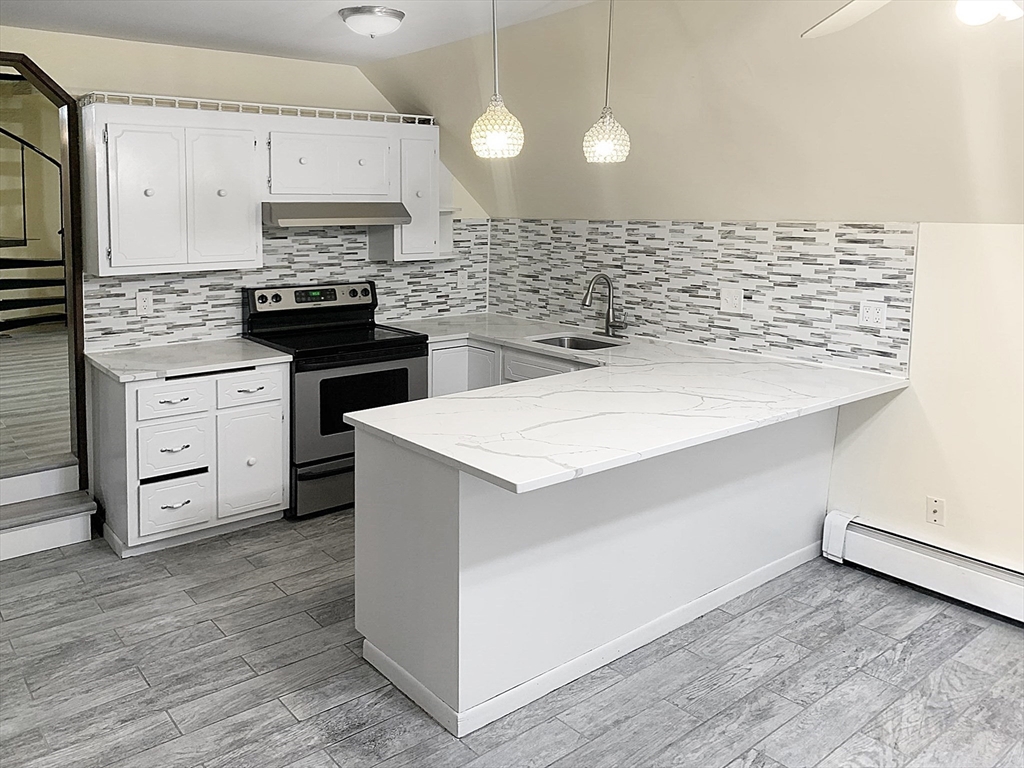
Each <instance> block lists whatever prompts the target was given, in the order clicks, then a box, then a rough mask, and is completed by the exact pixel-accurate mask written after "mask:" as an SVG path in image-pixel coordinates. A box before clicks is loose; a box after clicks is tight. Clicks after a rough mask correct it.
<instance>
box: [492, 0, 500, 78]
mask: <svg viewBox="0 0 1024 768" xmlns="http://www.w3.org/2000/svg"><path fill="white" fill-rule="evenodd" d="M491 30H492V32H493V37H492V40H491V50H492V51H493V52H494V95H495V96H498V95H499V91H498V0H491Z"/></svg>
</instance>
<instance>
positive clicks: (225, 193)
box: [217, 189, 228, 197]
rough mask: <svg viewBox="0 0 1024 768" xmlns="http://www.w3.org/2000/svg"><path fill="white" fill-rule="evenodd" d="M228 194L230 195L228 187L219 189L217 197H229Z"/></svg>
mask: <svg viewBox="0 0 1024 768" xmlns="http://www.w3.org/2000/svg"><path fill="white" fill-rule="evenodd" d="M227 196H228V191H227V190H226V189H218V190H217V197H227Z"/></svg>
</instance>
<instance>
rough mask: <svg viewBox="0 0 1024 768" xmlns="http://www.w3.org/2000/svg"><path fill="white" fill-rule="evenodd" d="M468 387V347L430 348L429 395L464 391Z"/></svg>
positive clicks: (434, 395)
mask: <svg viewBox="0 0 1024 768" xmlns="http://www.w3.org/2000/svg"><path fill="white" fill-rule="evenodd" d="M468 387H469V347H467V346H466V345H465V344H462V345H460V346H457V347H444V348H441V349H431V350H430V396H431V397H440V396H441V395H450V394H452V393H454V392H465V391H466V389H467V388H468Z"/></svg>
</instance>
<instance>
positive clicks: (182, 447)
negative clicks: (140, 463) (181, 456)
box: [160, 443, 192, 453]
mask: <svg viewBox="0 0 1024 768" xmlns="http://www.w3.org/2000/svg"><path fill="white" fill-rule="evenodd" d="M191 447H192V446H191V445H190V444H189V443H185V444H184V445H179V446H178V447H177V448H161V449H160V453H181V452H182V451H187V450H188V449H189V448H191Z"/></svg>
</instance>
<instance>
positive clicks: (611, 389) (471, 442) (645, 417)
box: [345, 314, 909, 493]
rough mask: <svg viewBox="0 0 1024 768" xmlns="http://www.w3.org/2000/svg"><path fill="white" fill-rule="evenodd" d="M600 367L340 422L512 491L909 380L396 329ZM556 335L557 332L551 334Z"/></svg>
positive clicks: (721, 356) (488, 325)
mask: <svg viewBox="0 0 1024 768" xmlns="http://www.w3.org/2000/svg"><path fill="white" fill-rule="evenodd" d="M397 325H400V326H401V327H403V328H408V329H410V330H416V331H420V332H422V333H426V334H428V335H429V336H430V340H431V342H437V341H445V340H456V339H477V340H480V341H489V342H492V343H497V344H501V345H505V346H515V347H517V348H521V349H529V350H532V351H534V352H537V353H539V354H547V355H553V356H559V357H563V358H569V359H575V360H581V361H586V362H589V363H591V364H596V365H597V366H598V367H595V368H590V369H587V370H582V371H576V372H573V373H566V374H561V375H557V376H548V377H546V378H542V379H533V380H530V381H522V382H517V383H514V384H505V385H502V386H498V387H489V388H487V389H478V390H474V391H472V392H464V393H460V394H453V395H446V396H444V397H436V398H430V399H427V400H417V401H414V402H411V403H402V404H399V405H390V406H385V407H383V408H375V409H372V410H367V411H358V412H356V413H353V414H349V415H347V416H346V417H345V420H346V421H347V422H349V423H350V424H353V425H355V426H357V427H358V428H360V429H365V430H367V431H368V432H370V433H372V434H375V435H377V436H379V437H382V438H384V439H387V440H391V441H393V442H394V443H396V444H398V445H401V446H404V447H406V448H408V449H410V450H413V451H416V452H418V453H421V454H424V455H426V456H429V457H431V458H433V459H436V460H437V461H439V462H442V463H444V464H448V465H450V466H453V467H456V468H458V469H460V470H462V471H464V472H467V473H469V474H472V475H475V476H477V477H480V478H483V479H485V480H488V481H489V482H491V483H494V484H495V485H497V486H499V487H502V488H505V489H507V490H510V491H514V492H516V493H524V492H526V491H531V490H535V489H537V488H543V487H545V486H549V485H554V484H556V483H562V482H565V481H567V480H572V479H573V478H576V477H582V476H584V475H590V474H594V473H596V472H601V471H604V470H607V469H612V468H614V467H618V466H622V465H625V464H630V463H632V462H636V461H642V460H644V459H649V458H653V457H654V456H659V455H662V454H665V453H669V452H671V451H678V450H681V449H683V448H689V447H692V446H695V445H700V444H701V443H706V442H710V441H711V440H717V439H719V438H722V437H727V436H729V435H734V434H737V433H740V432H745V431H747V430H750V429H756V428H758V427H762V426H765V425H768V424H774V423H777V422H780V421H786V420H787V419H794V418H797V417H798V416H804V415H807V414H810V413H815V412H818V411H823V410H827V409H829V408H835V407H837V406H840V405H845V404H847V403H852V402H855V401H858V400H863V399H865V398H868V397H873V396H876V395H881V394H884V393H886V392H894V391H896V390H900V389H903V388H905V387H907V386H908V384H909V382H908V381H907V380H906V379H900V378H896V377H892V376H885V375H881V374H875V373H862V372H859V371H849V370H844V369H841V368H833V367H829V366H822V365H817V364H813V363H803V362H797V361H791V360H785V359H781V358H776V357H768V356H763V355H756V354H747V353H741V352H729V351H725V350H720V349H715V348H713V347H704V346H698V345H692V344H681V343H674V342H667V341H657V340H652V339H642V338H636V337H631V338H630V339H629V344H627V345H625V346H621V347H615V348H612V349H608V350H601V351H598V352H579V351H571V352H570V351H567V350H562V349H557V348H554V347H549V346H546V345H543V344H537V343H536V342H533V341H529V340H528V339H529V337H533V336H537V335H540V334H544V333H548V332H554V333H565V332H570V333H583V334H589V333H591V330H590V329H579V328H570V327H567V326H562V325H557V324H554V323H538V322H533V321H523V320H517V319H516V318H511V317H505V316H501V315H491V314H481V315H463V316H453V317H446V318H439V319H434V320H427V321H419V322H400V323H397ZM552 335H554V334H552Z"/></svg>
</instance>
